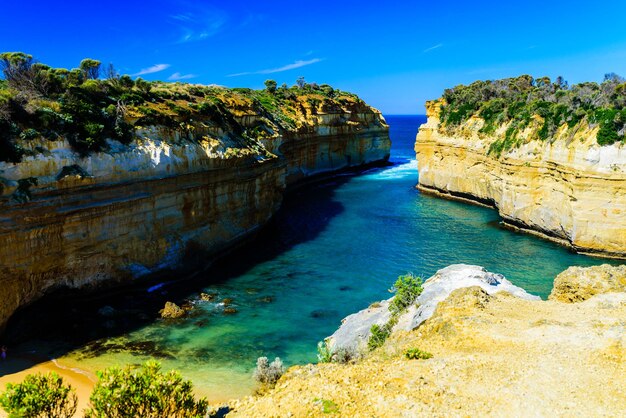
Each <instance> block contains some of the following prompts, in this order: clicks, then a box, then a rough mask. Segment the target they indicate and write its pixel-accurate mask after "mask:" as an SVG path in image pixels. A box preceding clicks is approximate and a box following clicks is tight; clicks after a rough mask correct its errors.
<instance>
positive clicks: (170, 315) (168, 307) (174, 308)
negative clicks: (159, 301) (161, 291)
mask: <svg viewBox="0 0 626 418" xmlns="http://www.w3.org/2000/svg"><path fill="white" fill-rule="evenodd" d="M159 315H161V318H165V319H177V318H182V317H183V316H185V310H184V309H183V308H181V307H180V306H178V305H177V304H175V303H174V302H165V306H164V307H163V309H161V310H160V311H159Z"/></svg>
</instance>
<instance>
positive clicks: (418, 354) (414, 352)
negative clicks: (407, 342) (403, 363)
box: [404, 348, 433, 360]
mask: <svg viewBox="0 0 626 418" xmlns="http://www.w3.org/2000/svg"><path fill="white" fill-rule="evenodd" d="M404 356H405V357H406V358H408V359H409V360H427V359H429V358H432V357H433V355H432V354H431V353H429V352H427V351H422V350H420V349H419V348H409V349H408V350H406V351H405V352H404Z"/></svg>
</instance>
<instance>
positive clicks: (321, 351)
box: [317, 341, 333, 363]
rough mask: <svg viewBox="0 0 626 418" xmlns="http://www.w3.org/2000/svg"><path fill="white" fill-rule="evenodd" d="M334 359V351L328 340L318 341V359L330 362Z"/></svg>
mask: <svg viewBox="0 0 626 418" xmlns="http://www.w3.org/2000/svg"><path fill="white" fill-rule="evenodd" d="M332 359H333V353H332V350H331V349H330V347H329V346H328V343H327V342H326V341H320V342H318V343H317V361H319V362H320V363H330V362H331V361H332Z"/></svg>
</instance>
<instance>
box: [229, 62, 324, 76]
mask: <svg viewBox="0 0 626 418" xmlns="http://www.w3.org/2000/svg"><path fill="white" fill-rule="evenodd" d="M320 61H322V59H321V58H313V59H310V60H307V61H303V60H298V61H296V62H294V63H291V64H287V65H283V66H282V67H278V68H269V69H266V70H259V71H246V72H243V73H236V74H229V75H228V76H227V77H239V76H242V75H252V74H273V73H281V72H283V71H289V70H295V69H296V68H301V67H305V66H307V65H311V64H315V63H318V62H320Z"/></svg>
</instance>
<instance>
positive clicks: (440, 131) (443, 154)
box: [415, 100, 626, 258]
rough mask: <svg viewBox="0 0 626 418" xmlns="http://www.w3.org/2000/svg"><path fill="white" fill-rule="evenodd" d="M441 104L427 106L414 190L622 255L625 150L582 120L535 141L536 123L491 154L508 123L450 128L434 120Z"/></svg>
mask: <svg viewBox="0 0 626 418" xmlns="http://www.w3.org/2000/svg"><path fill="white" fill-rule="evenodd" d="M442 104H443V102H442V101H441V100H438V101H431V102H428V104H427V116H428V121H427V123H426V124H424V125H422V126H421V128H420V130H419V133H418V135H417V139H416V142H415V151H416V153H417V161H418V170H419V186H418V187H419V189H420V190H422V191H425V192H431V193H435V194H438V195H440V196H443V197H450V198H456V199H461V200H468V201H474V202H479V203H483V204H486V205H489V206H493V207H495V208H497V210H498V212H499V213H500V216H502V218H503V219H504V221H505V222H506V223H507V224H509V225H510V226H512V227H514V228H520V229H523V230H526V231H529V232H532V233H535V234H539V235H541V236H543V237H547V238H549V239H552V240H555V241H557V242H559V243H562V244H564V245H568V246H570V247H572V248H573V249H575V250H576V251H578V252H582V253H593V254H596V255H601V256H608V257H620V258H624V257H626V222H625V219H626V147H624V145H623V144H622V143H621V142H616V143H614V144H612V145H605V146H600V145H599V144H598V143H597V141H596V134H597V132H598V128H597V127H594V128H592V127H590V126H589V125H586V124H584V123H581V124H580V125H579V126H577V127H575V128H572V129H568V128H567V125H564V126H562V127H561V128H560V129H558V130H557V132H556V134H555V136H554V137H553V138H552V139H550V140H541V139H539V138H537V132H538V131H539V130H540V127H541V125H540V124H539V123H534V122H533V123H531V125H529V127H528V128H526V129H525V130H524V132H522V133H521V134H520V135H521V136H522V137H523V138H525V139H522V140H521V142H520V143H519V145H518V146H516V147H512V148H510V149H507V150H504V151H503V153H502V154H501V155H500V156H497V155H495V154H494V153H490V152H489V150H490V147H491V146H492V144H494V143H496V141H504V137H505V135H506V132H507V128H508V126H507V125H501V126H498V127H497V129H496V131H495V132H494V133H493V134H484V133H482V132H481V128H482V127H483V126H484V124H485V121H484V120H483V119H481V118H480V117H479V116H476V115H474V116H471V117H470V118H469V119H467V120H466V121H463V122H462V123H461V125H460V126H458V127H455V128H454V129H445V128H444V126H442V123H441V121H440V113H441V106H442Z"/></svg>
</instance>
